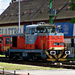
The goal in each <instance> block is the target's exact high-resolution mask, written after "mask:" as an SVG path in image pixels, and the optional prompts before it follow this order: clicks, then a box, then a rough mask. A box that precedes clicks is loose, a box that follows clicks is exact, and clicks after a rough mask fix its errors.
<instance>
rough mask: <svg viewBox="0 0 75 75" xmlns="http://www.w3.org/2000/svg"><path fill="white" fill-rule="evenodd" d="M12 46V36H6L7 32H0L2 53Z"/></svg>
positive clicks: (0, 49) (0, 52)
mask: <svg viewBox="0 0 75 75" xmlns="http://www.w3.org/2000/svg"><path fill="white" fill-rule="evenodd" d="M3 36H5V37H3ZM11 46H12V43H11V37H10V36H6V34H0V54H4V53H5V52H6V51H7V49H9V48H10V47H11Z"/></svg>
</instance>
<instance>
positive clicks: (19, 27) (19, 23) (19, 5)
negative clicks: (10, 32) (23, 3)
mask: <svg viewBox="0 0 75 75" xmlns="http://www.w3.org/2000/svg"><path fill="white" fill-rule="evenodd" d="M19 33H20V0H19Z"/></svg>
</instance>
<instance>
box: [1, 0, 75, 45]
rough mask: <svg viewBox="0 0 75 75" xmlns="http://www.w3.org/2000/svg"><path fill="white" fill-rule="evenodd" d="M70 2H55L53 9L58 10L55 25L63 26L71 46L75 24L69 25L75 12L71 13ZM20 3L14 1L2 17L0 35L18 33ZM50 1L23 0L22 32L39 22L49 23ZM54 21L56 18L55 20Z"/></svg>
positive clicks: (74, 36)
mask: <svg viewBox="0 0 75 75" xmlns="http://www.w3.org/2000/svg"><path fill="white" fill-rule="evenodd" d="M69 4H70V1H69V0H54V2H53V8H54V9H56V14H57V17H56V19H55V22H54V24H55V25H56V26H57V25H61V28H62V30H61V31H60V32H63V33H64V37H65V39H66V40H68V43H69V45H70V46H71V42H72V40H71V39H74V43H75V24H74V23H69V21H70V20H71V18H72V17H75V15H74V13H75V11H71V10H69V9H70V6H69ZM18 6H19V2H18V1H17V0H15V1H12V3H10V5H9V7H7V9H6V10H5V11H4V12H3V13H2V14H1V15H0V34H15V33H18V15H19V13H18V12H19V11H18V10H19V7H18ZM49 15H50V11H49V0H21V2H20V32H21V33H24V32H25V31H26V29H25V27H26V25H31V24H37V23H38V22H45V23H49ZM53 19H54V18H53Z"/></svg>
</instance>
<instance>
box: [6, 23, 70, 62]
mask: <svg viewBox="0 0 75 75" xmlns="http://www.w3.org/2000/svg"><path fill="white" fill-rule="evenodd" d="M59 30H60V27H59V29H58V30H56V26H55V25H53V24H45V23H38V24H33V25H28V26H26V32H25V33H23V34H13V35H10V36H12V47H11V48H10V49H8V50H7V53H6V55H7V56H9V58H10V59H19V58H22V59H26V60H30V59H31V60H39V59H43V60H47V61H66V60H67V57H68V55H69V54H70V51H69V50H68V49H67V46H66V44H64V34H63V33H59V32H58V31H59Z"/></svg>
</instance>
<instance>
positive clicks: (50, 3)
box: [49, 0, 56, 24]
mask: <svg viewBox="0 0 75 75" xmlns="http://www.w3.org/2000/svg"><path fill="white" fill-rule="evenodd" d="M53 1H54V0H49V9H50V10H49V12H51V11H52V10H51V9H52V2H53ZM54 16H56V15H53V14H51V13H50V15H49V23H50V24H53V22H52V18H53V17H54Z"/></svg>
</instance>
